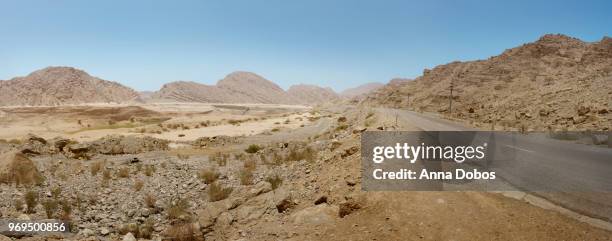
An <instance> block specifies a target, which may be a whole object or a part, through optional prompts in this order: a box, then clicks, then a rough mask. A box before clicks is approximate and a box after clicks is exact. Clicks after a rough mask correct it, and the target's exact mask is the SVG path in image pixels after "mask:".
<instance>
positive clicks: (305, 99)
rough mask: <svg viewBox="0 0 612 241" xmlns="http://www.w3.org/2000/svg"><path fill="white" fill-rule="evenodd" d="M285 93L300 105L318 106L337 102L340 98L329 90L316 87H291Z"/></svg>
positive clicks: (302, 85) (301, 85) (303, 85)
mask: <svg viewBox="0 0 612 241" xmlns="http://www.w3.org/2000/svg"><path fill="white" fill-rule="evenodd" d="M287 93H289V95H291V96H292V97H293V98H294V99H296V100H298V101H299V102H300V103H301V104H306V105H309V104H318V103H324V102H329V101H334V100H338V99H340V98H341V97H340V96H339V95H338V94H336V92H334V90H332V89H331V88H323V87H319V86H316V85H305V84H300V85H292V86H291V87H289V89H288V90H287Z"/></svg>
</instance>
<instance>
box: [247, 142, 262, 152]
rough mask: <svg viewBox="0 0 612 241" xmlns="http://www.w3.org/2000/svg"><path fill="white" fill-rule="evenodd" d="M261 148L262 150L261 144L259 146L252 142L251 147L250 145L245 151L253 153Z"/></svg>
mask: <svg viewBox="0 0 612 241" xmlns="http://www.w3.org/2000/svg"><path fill="white" fill-rule="evenodd" d="M259 150H261V147H260V146H258V145H256V144H251V145H249V147H248V148H247V149H245V150H244V151H245V152H246V153H250V154H253V153H257V152H258V151H259Z"/></svg>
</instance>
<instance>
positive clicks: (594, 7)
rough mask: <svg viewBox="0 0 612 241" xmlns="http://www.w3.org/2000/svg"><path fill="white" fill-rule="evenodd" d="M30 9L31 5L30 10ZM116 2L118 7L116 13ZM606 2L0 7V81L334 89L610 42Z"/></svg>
mask: <svg viewBox="0 0 612 241" xmlns="http://www.w3.org/2000/svg"><path fill="white" fill-rule="evenodd" d="M32 6H37V7H36V8H32ZM117 6H120V7H117ZM611 7H612V3H609V2H607V1H590V2H588V3H585V2H581V1H572V2H557V1H538V2H532V1H516V2H496V3H491V2H479V1H465V2H460V3H458V2H452V1H436V2H428V3H420V2H407V1H386V2H384V3H380V2H361V1H333V2H327V1H311V2H284V1H265V2H256V1H232V2H223V3H220V2H202V1H180V2H172V3H170V2H149V1H130V2H117V1H105V2H82V1H52V2H48V1H18V2H17V1H15V2H4V3H2V14H0V20H1V21H0V33H1V34H2V36H5V38H2V39H1V40H0V79H2V80H8V79H11V78H13V77H18V76H25V75H27V74H29V73H30V72H32V71H35V70H38V69H42V68H45V67H48V66H70V67H75V68H78V69H82V70H84V71H86V72H88V73H89V74H90V75H92V76H96V77H99V78H102V79H106V80H111V81H116V82H119V83H121V84H123V85H125V86H128V87H131V88H133V89H135V90H138V91H155V90H158V89H159V88H160V87H161V86H162V85H163V84H165V83H169V82H173V81H178V80H183V81H195V82H198V83H202V84H209V85H211V84H215V83H216V82H217V81H218V80H220V79H222V78H223V77H225V76H226V75H227V74H229V73H231V72H234V71H249V72H254V73H256V74H258V75H260V76H262V77H264V78H266V79H268V80H271V81H273V82H275V83H277V84H278V85H279V86H281V87H282V88H283V89H285V90H286V89H287V88H288V87H289V86H291V85H295V84H313V85H318V86H322V87H331V88H332V89H334V90H335V91H336V92H340V91H342V90H344V89H347V88H351V87H356V86H359V85H361V84H365V83H369V82H380V83H387V82H388V81H389V80H391V79H392V78H414V77H417V76H419V75H421V73H422V71H423V69H425V68H432V67H435V66H437V65H440V64H446V63H449V62H452V61H456V60H459V61H465V60H476V59H486V58H488V57H490V56H494V55H498V54H500V53H502V52H503V51H504V50H505V49H508V48H513V47H516V46H520V45H521V44H524V43H527V42H533V41H535V40H537V39H538V38H539V37H540V36H542V35H544V34H547V33H561V34H565V35H568V36H572V37H576V38H579V39H581V40H583V41H587V42H593V41H599V40H600V39H601V38H603V37H604V36H610V32H609V31H610V28H609V23H611V22H612V15H610V14H608V13H607V10H608V9H612V8H611Z"/></svg>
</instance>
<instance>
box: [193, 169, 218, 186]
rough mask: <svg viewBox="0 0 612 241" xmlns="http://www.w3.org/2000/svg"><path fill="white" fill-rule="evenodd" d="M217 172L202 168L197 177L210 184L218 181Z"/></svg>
mask: <svg viewBox="0 0 612 241" xmlns="http://www.w3.org/2000/svg"><path fill="white" fill-rule="evenodd" d="M219 176H220V174H219V172H217V171H216V170H214V169H209V168H204V169H202V170H200V172H199V173H198V177H199V178H200V179H202V181H204V183H206V184H211V183H213V182H215V181H216V180H217V179H219Z"/></svg>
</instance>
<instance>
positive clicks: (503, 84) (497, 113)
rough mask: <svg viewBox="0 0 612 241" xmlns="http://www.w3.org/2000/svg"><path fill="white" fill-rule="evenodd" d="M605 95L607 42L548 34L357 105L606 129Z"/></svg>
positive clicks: (610, 74) (495, 122) (489, 122)
mask: <svg viewBox="0 0 612 241" xmlns="http://www.w3.org/2000/svg"><path fill="white" fill-rule="evenodd" d="M451 85H452V86H453V92H452V93H453V94H452V110H451V113H450V114H449V105H450V104H449V101H450V99H451V95H450V90H451ZM611 96H612V38H609V37H604V38H603V39H602V40H601V41H598V42H593V43H587V42H584V41H581V40H579V39H576V38H572V37H568V36H565V35H556V34H548V35H544V36H542V37H541V38H540V39H538V40H537V41H535V42H532V43H527V44H524V45H522V46H519V47H516V48H512V49H508V50H506V51H504V52H503V53H502V54H500V55H498V56H493V57H490V58H488V59H486V60H476V61H467V62H452V63H449V64H445V65H440V66H437V67H435V68H433V69H431V70H428V69H426V70H425V71H424V72H423V75H422V76H420V77H418V78H416V79H415V80H414V81H409V82H399V83H398V82H395V83H390V84H388V85H387V86H385V87H384V88H381V89H379V90H377V91H374V92H372V93H371V94H369V95H368V97H367V98H365V100H363V102H362V103H363V104H365V105H374V106H381V105H382V106H390V107H401V108H409V109H414V110H419V111H426V112H437V113H441V114H444V115H447V116H451V117H452V118H459V119H464V120H467V121H469V122H471V123H473V124H474V125H480V126H483V127H489V128H490V126H497V128H504V129H505V128H506V127H509V128H520V129H533V130H547V129H566V128H568V129H586V128H589V129H604V130H606V129H607V130H609V128H610V123H611V122H610V112H611V111H612V110H611V109H610V108H611V106H610V105H611V101H610V100H612V97H611Z"/></svg>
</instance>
